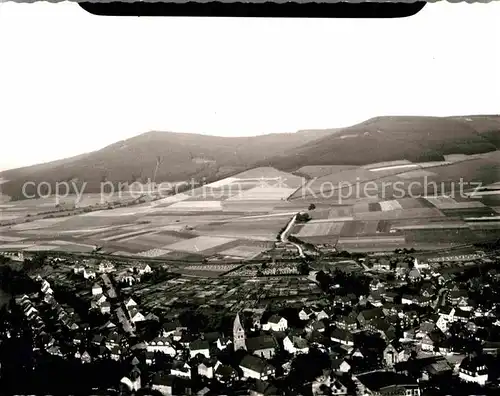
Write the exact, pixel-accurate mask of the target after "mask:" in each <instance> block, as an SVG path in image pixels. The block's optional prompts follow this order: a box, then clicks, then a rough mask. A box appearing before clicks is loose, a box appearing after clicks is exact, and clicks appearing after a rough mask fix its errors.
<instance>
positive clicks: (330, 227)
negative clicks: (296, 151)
mask: <svg viewBox="0 0 500 396" xmlns="http://www.w3.org/2000/svg"><path fill="white" fill-rule="evenodd" d="M499 161H500V156H499V155H498V154H494V155H493V154H490V155H484V156H483V155H479V156H476V157H474V158H470V157H467V156H465V157H460V158H458V157H457V158H455V159H454V160H448V161H447V162H437V163H425V164H422V163H418V164H412V163H410V162H409V161H406V160H401V161H391V162H387V163H378V164H371V165H367V166H363V167H356V166H351V165H349V166H343V165H339V166H338V165H334V166H333V165H332V166H329V165H321V166H308V167H305V168H301V169H298V170H297V175H294V174H292V173H287V172H283V171H279V170H277V169H273V168H269V167H263V168H256V169H252V170H249V171H245V172H242V173H240V174H237V175H234V176H232V177H229V178H226V179H222V180H219V181H216V182H214V183H211V184H208V185H206V186H203V187H199V188H196V189H194V190H192V191H188V192H184V193H181V194H177V195H173V196H169V197H166V198H163V199H160V200H156V201H152V202H147V203H143V204H138V205H133V206H129V207H124V208H117V209H109V210H108V209H106V210H99V211H92V212H89V213H85V214H80V215H71V216H65V217H54V218H43V219H41V218H36V219H33V220H32V219H30V218H29V217H26V221H22V222H19V224H16V225H10V226H5V227H0V248H1V249H29V250H37V249H40V250H42V249H43V250H48V249H55V250H66V251H92V249H94V248H95V247H97V246H99V247H101V248H102V252H104V253H110V254H116V255H132V256H133V255H138V256H142V257H151V258H165V259H166V260H183V261H186V262H190V263H195V262H197V261H198V262H200V261H201V260H203V259H204V258H212V257H216V259H217V258H223V257H227V258H228V259H230V258H234V259H236V260H239V259H241V260H248V259H251V258H254V257H258V255H259V254H261V253H262V252H264V251H266V250H268V249H271V248H272V247H273V245H274V243H275V242H276V237H277V235H278V233H279V232H280V230H281V229H282V228H283V227H285V226H286V225H287V223H288V222H289V220H290V219H291V217H292V216H293V215H295V214H296V213H297V212H307V213H308V214H309V216H310V218H311V220H310V221H308V222H307V223H304V224H297V225H295V226H294V228H293V229H292V235H294V236H296V237H298V238H299V239H301V240H303V241H305V242H310V243H317V244H321V243H328V244H333V245H337V247H338V248H339V249H343V250H352V251H363V250H364V251H369V250H373V251H378V250H393V249H394V248H395V247H410V246H411V247H416V248H417V247H418V248H423V247H424V246H425V247H426V248H429V247H432V246H436V247H439V248H442V246H444V245H446V244H449V245H454V244H460V243H467V242H469V241H478V240H484V239H491V238H495V237H497V238H498V237H500V225H499V223H500V222H498V221H497V222H495V221H489V222H481V223H477V222H472V221H468V220H467V219H468V218H471V217H491V215H492V214H495V215H498V213H499V212H498V210H499V209H498V208H500V194H497V195H489V196H484V197H480V199H469V198H467V197H457V196H453V195H452V194H449V195H450V196H447V194H448V193H449V191H448V192H447V191H443V192H440V193H439V194H427V195H428V196H427V197H425V198H424V197H423V195H424V194H421V196H418V193H419V192H422V193H423V192H424V188H417V187H415V188H413V189H411V188H409V187H410V185H411V183H414V182H415V181H421V180H422V179H423V178H424V177H428V178H429V180H433V181H435V182H437V183H439V182H441V181H446V183H445V184H444V187H447V186H448V187H451V186H452V183H451V182H452V181H453V180H454V178H455V179H457V177H458V178H459V177H469V178H470V180H476V179H479V180H481V179H480V178H481V177H484V178H485V180H486V181H487V183H488V184H490V185H492V186H495V184H494V183H497V182H498V181H499V180H498V179H500V177H499V176H500V173H499V172H500V168H499V167H498V162H499ZM457 172H464V173H463V175H465V176H462V174H460V173H457ZM304 174H305V175H308V176H310V177H318V179H316V180H314V181H312V180H310V181H309V183H310V185H308V186H307V187H306V186H303V182H304V178H303V177H302V175H304ZM298 175H300V176H298ZM457 175H459V176H457ZM452 176H453V177H452ZM457 180H458V179H457ZM394 182H400V186H402V187H401V188H403V189H405V188H406V189H409V190H411V192H412V193H413V194H415V195H416V196H406V195H405V196H403V197H402V198H401V196H397V197H395V196H394V195H395V194H394V191H393V190H391V188H392V187H391V183H394ZM321 183H326V185H322V184H321ZM368 183H371V184H372V188H371V189H370V194H367V193H366V192H361V193H360V194H359V196H350V197H346V198H344V195H345V194H344V193H345V189H346V188H351V187H352V191H353V192H354V193H355V192H356V187H359V188H360V189H361V190H362V189H363V188H364V186H367V185H368ZM384 183H386V184H387V185H388V186H389V187H387V186H385V187H384V186H383V184H384ZM485 183H486V182H485ZM336 184H339V185H341V186H343V187H344V188H343V189H341V190H338V189H337V191H335V189H336V188H337V186H336ZM332 186H333V187H332ZM328 188H330V190H328ZM332 188H333V190H334V191H332ZM420 190H421V191H420ZM311 191H313V192H315V194H311V193H310V192H311ZM321 191H322V192H323V193H326V194H323V195H322V194H321ZM328 191H330V193H328ZM332 192H333V193H332ZM382 192H383V193H384V194H382ZM84 199H85V200H82V201H81V204H82V205H85V204H89V205H94V204H95V200H96V199H97V196H95V195H88V196H85V197H84ZM488 200H489V201H488ZM312 203H314V207H312V206H311V208H310V204H312ZM54 204H55V200H51V199H45V200H36V202H35V200H33V201H30V200H27V201H20V202H3V203H2V204H1V205H0V214H1V215H2V216H3V217H4V218H6V217H8V216H14V215H15V216H21V215H22V216H25V213H28V212H29V213H34V212H36V211H40V210H42V209H43V210H45V211H47V210H48V209H52V207H53V206H54ZM47 208H48V209H47ZM30 211H31V212H30ZM438 242H439V243H438ZM16 246H17V247H16ZM207 268H208V267H207ZM192 271H194V272H196V273H201V272H203V271H204V272H210V271H209V270H202V269H201V268H200V267H198V268H196V269H193V270H192ZM212 272H217V271H212Z"/></svg>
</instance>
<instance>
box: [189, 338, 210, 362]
mask: <svg viewBox="0 0 500 396" xmlns="http://www.w3.org/2000/svg"><path fill="white" fill-rule="evenodd" d="M197 355H203V356H205V357H206V358H209V357H210V349H209V345H208V342H207V341H205V340H196V341H193V342H191V343H190V344H189V356H190V357H191V358H194V357H195V356H197Z"/></svg>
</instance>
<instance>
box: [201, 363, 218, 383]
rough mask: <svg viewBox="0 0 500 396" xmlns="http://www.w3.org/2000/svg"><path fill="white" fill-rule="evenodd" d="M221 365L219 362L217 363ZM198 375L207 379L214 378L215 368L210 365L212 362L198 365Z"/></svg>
mask: <svg viewBox="0 0 500 396" xmlns="http://www.w3.org/2000/svg"><path fill="white" fill-rule="evenodd" d="M217 363H219V362H217ZM198 375H200V376H202V377H207V378H210V379H211V378H213V377H214V366H213V365H212V364H210V362H208V361H207V362H201V363H200V364H199V365H198Z"/></svg>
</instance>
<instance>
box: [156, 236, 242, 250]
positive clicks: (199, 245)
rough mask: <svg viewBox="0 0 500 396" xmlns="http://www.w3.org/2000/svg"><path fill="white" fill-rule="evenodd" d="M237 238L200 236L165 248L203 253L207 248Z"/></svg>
mask: <svg viewBox="0 0 500 396" xmlns="http://www.w3.org/2000/svg"><path fill="white" fill-rule="evenodd" d="M235 240H236V238H224V237H211V236H199V237H196V238H192V239H188V240H184V241H179V242H176V243H173V244H171V245H167V246H165V247H164V248H165V249H169V250H180V251H183V252H189V253H201V252H203V251H205V250H208V249H212V248H214V247H217V246H221V245H224V244H226V243H229V242H233V241H235Z"/></svg>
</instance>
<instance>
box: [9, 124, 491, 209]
mask: <svg viewBox="0 0 500 396" xmlns="http://www.w3.org/2000/svg"><path fill="white" fill-rule="evenodd" d="M498 148H500V116H493V115H492V116H473V115H471V116H462V117H443V118H441V117H410V116H406V117H403V116H398V117H393V116H388V117H377V118H373V119H370V120H368V121H365V122H363V123H360V124H358V125H354V126H351V127H347V128H339V129H326V130H302V131H299V132H296V133H283V134H268V135H261V136H254V137H234V138H231V137H217V136H209V135H200V134H189V133H173V132H156V131H153V132H147V133H143V134H141V135H139V136H136V137H134V138H131V139H127V140H123V141H119V142H117V143H114V144H112V145H110V146H107V147H105V148H103V149H101V150H98V151H95V152H91V153H87V154H82V155H79V156H77V157H72V158H68V159H63V160H58V161H54V162H50V163H46V164H40V165H34V166H29V167H24V168H19V169H13V170H8V171H4V172H1V173H0V178H4V179H6V180H8V182H6V183H3V184H2V185H1V190H0V191H1V192H2V193H3V194H6V195H10V196H11V197H12V198H13V199H21V198H22V197H21V191H22V189H21V188H22V185H23V183H24V182H25V181H33V182H35V183H39V182H42V181H45V182H48V183H51V184H54V183H56V182H58V181H69V180H78V181H80V182H81V181H83V180H84V181H85V182H86V183H87V186H86V192H99V189H100V183H101V182H102V181H104V180H109V181H113V182H116V183H118V182H129V183H130V182H133V181H136V180H137V181H147V179H148V178H151V179H153V175H154V174H155V169H156V168H157V169H156V181H157V182H163V181H168V182H175V181H183V180H191V179H194V180H196V181H202V180H205V181H207V182H210V181H214V180H217V179H220V178H223V177H227V176H230V175H232V174H235V173H238V172H241V171H243V170H246V169H251V168H253V167H256V166H272V167H275V168H278V169H281V170H285V171H296V170H297V169H299V168H301V167H304V166H309V165H365V164H370V163H376V162H382V161H393V160H400V159H406V160H410V161H435V160H443V159H444V157H443V156H444V155H448V154H475V153H484V152H489V151H494V150H496V149H498ZM158 158H160V159H161V162H160V164H159V165H158V167H157V159H158Z"/></svg>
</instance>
